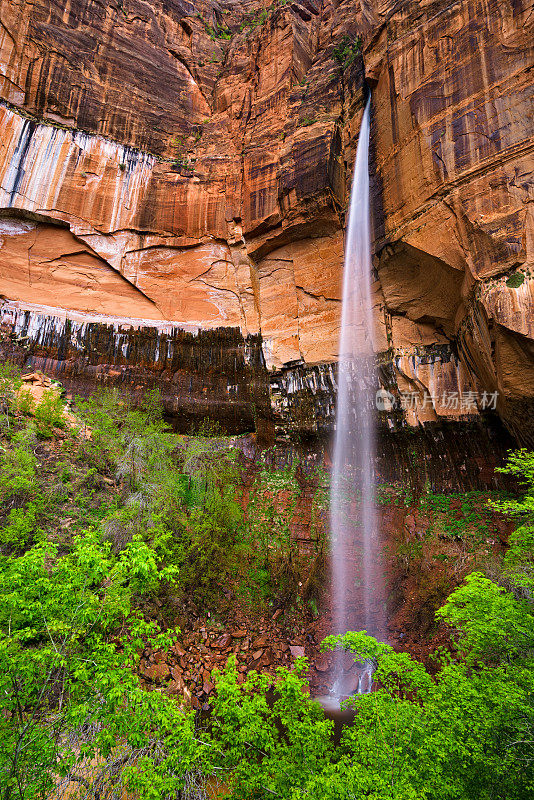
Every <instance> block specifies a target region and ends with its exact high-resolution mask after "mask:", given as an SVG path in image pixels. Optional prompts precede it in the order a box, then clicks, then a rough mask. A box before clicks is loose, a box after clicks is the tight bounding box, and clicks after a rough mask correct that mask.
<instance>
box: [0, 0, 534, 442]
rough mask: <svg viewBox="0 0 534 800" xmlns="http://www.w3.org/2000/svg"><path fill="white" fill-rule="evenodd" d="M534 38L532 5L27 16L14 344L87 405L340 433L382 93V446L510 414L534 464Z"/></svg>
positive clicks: (9, 185)
mask: <svg viewBox="0 0 534 800" xmlns="http://www.w3.org/2000/svg"><path fill="white" fill-rule="evenodd" d="M533 20H534V13H533V9H532V3H531V2H529V0H509V2H506V1H505V2H497V1H496V0H485V2H482V1H480V2H476V0H457V2H454V3H452V4H451V3H448V2H444V1H443V2H442V1H441V0H423V2H417V3H416V2H413V1H412V2H409V1H408V0H406V1H405V2H403V1H402V0H401V2H398V3H393V2H392V1H391V0H384V1H383V2H378V0H361V1H357V0H343V2H329V0H302V1H301V0H298V1H296V2H284V1H283V0H282V1H281V2H275V3H273V4H269V3H268V2H261V0H250V1H249V2H239V3H238V2H233V1H232V0H226V2H215V1H214V0H213V1H212V0H205V1H203V0H201V1H200V2H196V1H195V2H187V0H150V2H144V0H122V2H121V0H118V2H106V3H104V2H99V0H68V2H64V0H51V1H50V0H47V1H46V2H45V0H34V2H32V3H30V2H26V0H4V2H3V3H2V5H1V23H2V24H1V27H0V83H1V87H2V88H1V98H2V104H1V105H0V128H1V130H2V136H1V140H0V293H1V295H2V296H3V298H4V302H3V306H2V309H1V312H0V313H1V314H2V325H3V330H4V332H5V333H7V334H8V335H10V336H11V338H12V341H13V343H14V346H16V347H18V348H19V349H21V350H22V351H23V352H24V354H25V356H24V357H25V359H26V362H27V363H28V364H33V365H47V368H48V369H51V370H53V371H54V372H55V373H57V374H58V376H60V377H61V379H62V380H63V381H64V382H65V383H66V385H67V387H68V388H69V389H71V390H72V391H90V390H91V389H92V387H94V385H96V384H98V383H103V384H110V385H115V384H118V385H127V386H128V387H129V390H130V391H131V390H139V391H141V389H143V388H144V387H146V386H147V385H149V384H150V383H151V382H152V383H153V382H154V381H156V382H157V383H158V384H159V385H160V386H161V387H162V392H163V396H164V399H165V403H166V407H167V410H168V411H169V413H170V414H172V415H173V416H174V417H175V419H177V420H179V419H182V421H187V423H188V424H190V423H191V421H192V420H194V419H195V418H201V417H203V416H205V415H206V414H209V415H210V416H214V417H215V418H219V419H221V420H222V421H223V422H225V424H227V425H228V427H229V428H230V429H231V430H232V431H236V432H238V431H245V430H251V429H252V428H256V430H257V432H258V434H259V435H260V436H262V437H265V438H266V439H269V438H271V439H272V438H273V436H275V435H277V436H278V437H284V436H286V437H287V436H291V435H294V434H295V433H298V434H301V435H314V434H316V433H317V432H322V431H328V430H329V429H330V428H331V424H332V414H333V408H334V396H335V362H336V357H337V339H338V329H339V314H340V286H341V272H342V261H343V230H344V220H345V213H346V206H347V200H348V194H349V191H350V180H351V175H352V165H353V160H354V154H355V146H356V141H357V136H358V129H359V121H360V118H361V113H362V110H363V105H364V102H365V94H366V91H367V83H366V81H367V82H368V83H369V84H370V85H371V86H372V91H373V122H372V150H373V164H372V175H373V196H372V204H373V224H374V264H375V282H374V292H375V306H374V307H375V321H376V322H375V330H374V343H375V350H376V352H377V359H378V363H379V366H380V370H379V371H380V380H381V385H382V387H383V389H384V395H385V404H384V410H383V411H382V412H380V413H381V416H382V418H383V421H384V423H385V424H386V425H387V426H389V427H390V428H393V429H403V428H405V426H406V425H418V424H419V423H431V422H438V421H440V422H441V421H445V422H450V421H454V420H457V421H464V422H465V421H466V420H470V419H473V418H475V417H477V416H478V415H479V414H480V413H484V411H485V407H487V408H490V409H492V408H493V406H495V407H496V410H497V411H498V412H499V414H500V415H501V417H502V418H503V419H504V421H505V423H506V424H507V426H508V427H509V428H510V430H511V431H512V432H513V433H514V435H515V436H516V437H517V438H518V439H519V440H520V441H522V442H524V443H526V444H531V445H532V444H534V423H533V422H532V420H533V418H534V417H533V415H532V408H533V398H534V317H533V304H532V299H533V298H532V294H533V285H534V276H533V273H532V268H533V260H534V255H533V246H534V237H533V226H532V218H533V205H532V185H533V184H532V173H533V164H532V161H533V150H534V143H533V129H532V128H533V123H532V108H531V105H529V104H531V103H532V94H533V92H532V56H533V52H534V51H533V47H532V42H533V41H534V36H533V25H534V22H533ZM407 398H410V399H409V400H407Z"/></svg>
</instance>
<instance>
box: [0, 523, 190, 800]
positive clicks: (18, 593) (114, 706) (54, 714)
mask: <svg viewBox="0 0 534 800" xmlns="http://www.w3.org/2000/svg"><path fill="white" fill-rule="evenodd" d="M157 561H158V559H157V556H156V554H155V553H154V552H153V551H150V549H149V548H147V547H146V545H144V544H143V543H142V542H140V541H134V542H132V543H131V544H130V546H129V547H128V548H126V549H125V550H124V551H123V553H121V556H120V558H118V559H115V558H114V557H112V555H111V553H110V550H109V547H108V546H106V545H102V544H101V543H100V542H99V540H98V536H97V535H96V534H90V533H89V532H86V533H85V534H84V535H83V536H81V537H79V538H77V539H75V540H74V542H73V546H72V549H71V551H70V552H69V553H68V554H66V555H64V556H59V554H58V552H57V549H56V548H54V547H53V546H51V545H49V544H47V545H39V546H37V547H34V548H32V549H30V550H29V551H28V552H26V553H25V554H24V555H23V556H20V557H18V558H16V559H6V558H4V559H2V560H1V561H0V598H1V609H0V630H1V633H2V637H1V639H0V692H1V696H2V709H3V713H2V714H1V715H0V786H1V787H2V788H1V795H0V796H1V797H2V798H3V800H7V799H8V798H17V800H22V798H25V800H32V799H33V798H41V797H45V796H47V795H49V796H51V792H53V791H54V790H55V791H57V792H59V790H60V788H61V786H62V785H63V786H66V785H67V784H68V783H70V781H71V780H76V776H82V777H84V778H85V780H86V785H90V784H92V783H94V785H93V790H94V794H91V795H90V796H94V797H96V796H98V792H99V791H102V789H104V788H106V790H109V789H110V788H111V787H115V789H116V790H118V791H119V793H120V790H121V787H122V789H123V791H125V790H126V789H127V788H132V789H133V788H135V791H136V795H135V796H136V797H138V798H140V799H141V798H147V800H148V798H153V797H164V796H166V793H168V792H170V791H174V792H176V791H178V790H180V789H181V788H182V787H183V785H184V780H185V775H186V773H187V770H188V765H189V763H190V762H191V759H192V757H193V758H194V757H195V754H196V753H198V752H199V749H200V746H199V745H198V744H197V743H196V742H195V739H194V727H193V725H192V720H191V718H190V717H188V716H187V715H184V714H183V713H182V712H181V711H180V709H179V708H178V706H177V705H176V704H175V703H174V702H173V701H171V700H170V699H169V698H165V697H163V696H161V695H159V694H157V693H155V694H149V693H147V692H145V691H143V690H142V689H141V687H140V686H139V682H138V679H137V677H136V675H135V673H134V672H133V671H132V668H133V667H134V666H135V664H136V663H137V661H138V653H139V652H140V649H142V648H143V647H144V646H145V644H146V642H147V641H148V640H150V641H151V643H152V645H153V646H154V647H161V646H165V647H169V646H170V645H171V644H172V640H171V639H169V637H168V636H162V635H158V632H157V629H156V626H154V625H153V624H146V623H144V622H143V621H142V620H141V619H140V618H136V617H135V616H132V614H131V599H132V595H133V593H135V592H138V591H146V589H147V588H150V587H152V585H153V584H154V583H155V582H156V583H157V582H158V581H159V580H161V579H162V577H163V576H162V574H161V571H160V570H159V569H158V566H157ZM124 624H128V627H129V633H128V634H127V636H126V637H122V638H120V639H119V640H115V641H114V642H111V641H110V640H109V634H110V633H112V632H113V631H114V630H115V629H116V628H117V626H118V625H124ZM91 765H93V767H92V768H91ZM62 782H63V783H62ZM84 785H85V784H84ZM154 787H157V788H158V790H159V793H157V794H154ZM54 796H56V797H57V796H60V795H59V794H54ZM106 796H107V795H106Z"/></svg>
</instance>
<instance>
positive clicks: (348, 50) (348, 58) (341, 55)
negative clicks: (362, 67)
mask: <svg viewBox="0 0 534 800" xmlns="http://www.w3.org/2000/svg"><path fill="white" fill-rule="evenodd" d="M361 47H362V40H361V39H360V37H359V36H355V37H354V38H351V37H350V36H344V37H343V39H342V40H341V41H340V43H339V44H338V45H336V46H335V47H334V49H333V51H332V55H333V56H334V58H335V59H336V61H337V62H338V63H339V64H340V65H341V68H342V69H346V68H347V67H348V66H349V65H350V64H352V62H353V61H354V60H355V58H356V56H357V55H358V53H359V52H360V51H361Z"/></svg>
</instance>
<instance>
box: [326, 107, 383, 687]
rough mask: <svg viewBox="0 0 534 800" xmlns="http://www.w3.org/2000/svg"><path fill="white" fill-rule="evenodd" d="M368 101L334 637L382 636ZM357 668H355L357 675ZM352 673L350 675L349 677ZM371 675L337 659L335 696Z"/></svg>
mask: <svg viewBox="0 0 534 800" xmlns="http://www.w3.org/2000/svg"><path fill="white" fill-rule="evenodd" d="M370 106H371V98H370V97H369V99H368V101H367V105H366V107H365V111H364V114H363V117H362V122H361V128H360V135H359V139H358V148H357V152H356V164H355V168H354V178H353V182H352V190H351V197H350V207H349V219H348V226H347V233H346V243H345V261H344V267H343V303H342V314H341V334H340V342H339V372H338V393H337V407H336V431H335V442H334V457H333V468H332V482H331V491H330V530H331V537H332V612H333V628H334V631H333V632H334V633H335V634H338V633H345V632H346V631H348V630H366V631H367V632H368V633H370V634H372V635H374V636H378V637H381V636H382V633H383V616H384V603H383V598H384V593H383V589H382V575H381V570H380V567H379V565H378V564H377V560H378V556H379V545H378V527H377V519H376V506H375V478H374V456H375V430H374V411H375V407H374V403H375V392H376V377H375V366H374V353H373V343H372V330H373V310H372V296H371V278H372V276H371V233H370V209H369V130H370V124H369V119H370ZM351 667H352V669H351ZM347 673H348V674H347ZM371 682H372V668H371V666H370V665H367V664H364V665H362V666H361V667H360V669H355V668H354V667H353V666H352V662H351V661H350V660H348V659H347V660H345V659H344V654H343V653H339V654H338V655H337V663H336V675H335V684H334V687H333V693H334V694H335V695H336V696H338V697H339V696H343V695H347V694H351V693H353V692H355V691H358V692H365V691H369V689H370V687H371Z"/></svg>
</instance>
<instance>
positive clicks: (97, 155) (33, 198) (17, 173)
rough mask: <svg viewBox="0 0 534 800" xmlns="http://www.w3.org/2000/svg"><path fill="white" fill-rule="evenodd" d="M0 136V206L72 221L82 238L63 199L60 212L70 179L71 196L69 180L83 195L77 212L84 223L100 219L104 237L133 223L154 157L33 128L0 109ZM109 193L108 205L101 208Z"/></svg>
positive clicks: (79, 134)
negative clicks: (64, 186)
mask: <svg viewBox="0 0 534 800" xmlns="http://www.w3.org/2000/svg"><path fill="white" fill-rule="evenodd" d="M0 132H1V138H2V145H1V151H2V159H1V165H0V187H1V188H0V206H2V207H4V208H19V209H21V210H25V211H32V212H39V213H43V214H44V213H46V212H47V211H48V212H50V213H51V214H53V215H54V216H59V217H60V218H64V219H68V220H69V222H72V225H71V228H72V230H73V232H74V233H76V232H77V229H76V225H77V224H79V225H81V229H80V231H79V232H80V233H81V232H82V229H83V228H84V220H83V218H81V217H80V216H79V215H76V214H73V213H71V209H70V208H69V203H68V202H67V201H66V200H64V201H63V203H64V207H62V202H61V197H62V192H61V190H62V186H63V184H64V182H65V179H66V176H67V175H68V174H69V176H70V181H71V188H70V191H71V192H72V182H73V181H74V185H78V186H79V187H80V191H81V192H83V195H84V197H83V201H82V203H81V208H82V210H84V211H86V212H87V214H86V216H87V219H99V218H101V219H100V221H101V222H102V227H103V230H104V231H108V232H109V231H114V230H117V229H120V228H128V227H130V226H132V225H133V224H134V221H135V217H136V214H137V213H138V211H139V207H140V204H141V202H142V200H143V198H144V195H145V192H146V190H147V187H148V184H149V181H150V177H151V175H152V171H153V168H154V164H155V158H154V156H152V155H150V154H149V153H143V152H141V151H139V150H136V149H134V148H132V147H126V146H124V145H120V144H117V143H116V142H111V141H109V140H107V139H104V138H103V137H101V136H93V135H89V134H86V133H82V132H80V131H70V130H64V129H62V128H56V127H54V126H52V125H44V124H35V123H33V122H31V121H30V120H27V119H24V118H23V117H21V116H20V115H19V114H16V113H15V112H13V111H12V110H11V109H9V108H6V107H4V106H0ZM73 176H74V177H73ZM104 185H105V186H106V187H107V190H105V188H104ZM110 194H111V196H112V198H113V200H112V203H111V204H110V203H109V200H108V202H106V203H105V202H104V201H105V199H106V197H107V198H109V196H110ZM88 204H89V205H88ZM104 205H105V217H103V216H102V214H103V207H104ZM86 225H87V223H85V226H86ZM91 229H92V228H91Z"/></svg>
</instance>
